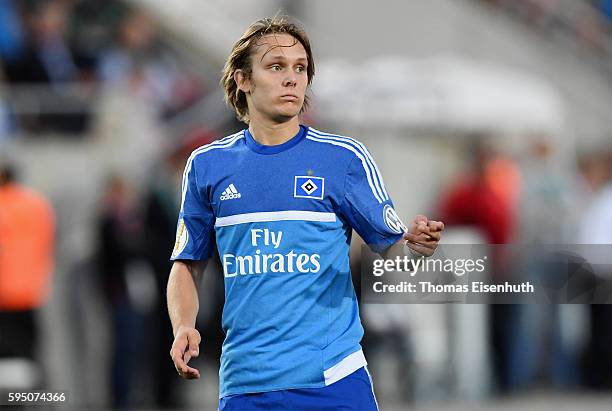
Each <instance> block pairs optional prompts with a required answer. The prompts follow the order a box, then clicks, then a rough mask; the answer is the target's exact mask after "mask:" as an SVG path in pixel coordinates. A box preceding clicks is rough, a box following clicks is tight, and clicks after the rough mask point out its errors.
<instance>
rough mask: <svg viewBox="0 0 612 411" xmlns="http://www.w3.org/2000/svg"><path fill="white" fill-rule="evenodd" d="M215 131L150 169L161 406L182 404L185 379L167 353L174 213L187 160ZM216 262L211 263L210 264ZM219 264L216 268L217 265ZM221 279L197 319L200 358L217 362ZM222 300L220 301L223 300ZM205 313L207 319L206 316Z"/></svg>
mask: <svg viewBox="0 0 612 411" xmlns="http://www.w3.org/2000/svg"><path fill="white" fill-rule="evenodd" d="M214 136H215V135H214V134H213V133H211V132H210V131H208V130H206V129H199V130H196V131H195V132H193V133H192V134H190V135H189V136H187V138H186V139H185V141H184V142H183V144H181V146H180V147H178V149H177V150H175V151H174V152H172V153H170V154H169V155H168V156H167V157H166V159H165V161H164V162H162V163H161V164H158V165H156V169H155V171H153V172H152V173H151V174H150V182H149V187H148V190H147V192H146V193H145V195H144V198H145V201H144V207H143V212H144V233H145V236H144V255H145V256H146V258H147V260H148V261H149V263H150V264H151V267H152V268H153V272H154V273H155V279H156V286H157V295H158V296H160V298H159V299H157V304H156V306H155V309H154V311H153V315H152V318H151V319H152V332H151V333H150V335H151V336H152V337H151V341H150V344H151V346H152V358H153V370H152V371H153V377H154V388H155V389H154V395H155V398H154V399H155V405H157V406H159V407H164V408H167V407H178V406H181V405H183V404H182V403H183V402H184V401H181V398H180V396H179V395H178V394H179V393H178V388H180V385H179V384H178V383H179V382H180V381H181V378H180V377H179V376H178V374H177V373H176V369H175V368H174V364H173V363H172V361H171V359H170V357H169V355H168V347H171V346H172V342H173V341H174V335H173V334H172V324H171V323H170V317H169V316H168V308H167V306H166V300H165V297H164V296H165V294H166V286H167V284H168V274H169V273H170V268H171V267H172V262H171V261H170V259H169V253H170V251H169V250H172V248H174V241H175V236H176V216H177V215H178V212H179V209H180V199H181V193H180V191H179V190H178V188H179V187H180V186H181V180H182V177H183V170H184V169H185V162H186V159H187V158H188V157H189V155H190V153H191V152H192V151H193V150H195V149H196V148H198V147H200V146H202V145H204V144H208V143H211V142H212V141H213V140H214ZM211 266H213V264H211ZM214 268H218V267H216V266H215V267H214ZM215 277H216V278H217V279H218V281H216V282H210V281H209V280H210V279H209V278H207V279H206V281H207V284H208V283H210V284H211V285H212V286H211V287H206V289H205V295H204V296H203V298H202V299H201V305H200V313H199V315H198V320H199V321H201V320H204V321H205V322H206V324H201V325H202V327H201V329H202V330H204V331H203V332H202V338H203V340H204V341H206V350H204V351H203V352H202V357H209V358H210V359H211V360H214V361H216V362H218V361H219V358H220V357H219V356H220V353H221V344H222V342H223V338H224V336H223V335H222V332H221V329H220V324H221V313H222V308H223V302H222V299H223V295H224V294H223V292H224V291H223V280H222V279H220V278H219V277H217V276H215ZM220 300H221V301H220ZM204 317H206V318H204Z"/></svg>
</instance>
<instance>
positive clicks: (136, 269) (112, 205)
mask: <svg viewBox="0 0 612 411" xmlns="http://www.w3.org/2000/svg"><path fill="white" fill-rule="evenodd" d="M142 229H143V226H142V217H141V214H140V209H139V207H138V203H137V197H136V195H135V193H134V192H133V190H132V189H131V188H130V186H129V184H128V183H127V182H126V181H125V180H124V179H123V178H122V177H119V176H114V177H111V178H110V179H109V181H108V183H107V186H106V189H105V193H104V198H103V199H102V210H101V214H100V216H99V220H98V241H99V249H98V253H97V254H98V259H99V275H100V281H101V284H102V287H103V289H104V291H105V295H106V298H107V303H108V306H109V310H110V312H111V321H112V332H113V336H112V340H113V342H114V344H113V347H112V369H111V374H110V375H111V381H110V382H111V391H112V403H113V407H115V408H126V407H129V406H131V405H133V403H134V402H135V398H134V392H135V388H137V387H138V384H137V382H138V381H142V379H141V378H139V377H141V376H142V375H148V374H149V367H148V366H149V363H148V362H147V361H146V359H147V348H148V345H147V343H146V342H147V339H146V338H145V337H146V333H145V325H146V313H147V312H148V311H150V309H151V306H152V298H154V296H152V295H151V293H152V292H154V284H153V278H152V277H151V273H150V270H148V267H147V265H146V264H144V263H143V258H142V234H143V233H142Z"/></svg>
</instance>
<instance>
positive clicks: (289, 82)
mask: <svg viewBox="0 0 612 411" xmlns="http://www.w3.org/2000/svg"><path fill="white" fill-rule="evenodd" d="M296 84H297V80H296V78H295V74H294V73H290V74H289V75H287V77H286V78H285V79H284V80H283V86H285V87H295V85H296Z"/></svg>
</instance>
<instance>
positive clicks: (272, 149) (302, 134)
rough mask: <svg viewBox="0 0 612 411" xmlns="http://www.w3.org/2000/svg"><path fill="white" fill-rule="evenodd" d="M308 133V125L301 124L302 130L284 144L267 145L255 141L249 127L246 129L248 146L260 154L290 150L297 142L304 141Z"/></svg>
mask: <svg viewBox="0 0 612 411" xmlns="http://www.w3.org/2000/svg"><path fill="white" fill-rule="evenodd" d="M307 133H308V127H306V126H304V125H301V124H300V131H298V133H297V134H296V135H295V136H293V137H291V138H290V139H289V140H287V141H285V142H284V143H283V144H278V145H275V146H265V145H263V144H259V143H258V142H257V141H255V139H254V138H253V136H252V135H251V133H250V132H249V129H246V130H245V131H244V135H245V137H246V144H247V146H248V147H249V148H250V149H251V150H253V151H254V152H256V153H259V154H277V153H281V152H283V151H285V150H289V149H290V148H291V147H293V146H295V145H296V144H297V143H299V142H300V141H302V139H303V138H304V137H305V136H306V134H307Z"/></svg>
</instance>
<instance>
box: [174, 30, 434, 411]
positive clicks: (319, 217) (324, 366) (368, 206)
mask: <svg viewBox="0 0 612 411" xmlns="http://www.w3.org/2000/svg"><path fill="white" fill-rule="evenodd" d="M313 75H314V61H313V58H312V52H311V49H310V44H309V41H308V38H307V36H306V34H305V33H304V31H303V30H302V29H301V28H299V27H297V26H296V25H294V24H291V23H289V22H287V21H286V20H284V19H278V18H275V19H264V20H260V21H257V22H256V23H254V24H252V25H251V26H250V27H249V28H248V29H247V31H246V32H245V33H244V34H243V36H242V37H241V38H240V40H238V42H237V43H236V44H235V45H234V48H233V50H232V53H231V55H230V57H229V58H228V61H227V63H226V65H225V70H224V76H223V79H222V84H223V87H224V88H225V97H226V101H227V102H228V104H229V105H230V106H231V107H233V108H234V109H235V111H236V113H237V115H238V117H239V118H240V119H241V120H242V121H244V122H245V123H247V124H248V129H247V130H243V131H241V132H239V133H236V134H234V135H232V136H229V137H226V138H224V139H222V140H219V141H217V142H215V143H212V144H209V145H206V146H203V147H201V148H199V149H197V150H195V151H194V152H193V154H192V155H191V157H190V158H189V160H188V162H187V166H186V168H185V172H184V175H183V185H182V203H181V212H180V215H179V222H178V232H177V241H176V245H175V249H174V252H173V255H172V259H173V260H174V261H175V263H174V265H173V267H172V270H171V272H170V278H169V281H168V309H169V312H170V317H171V320H172V324H173V331H174V335H175V340H174V344H173V345H172V349H171V356H172V360H173V361H174V364H175V366H176V369H177V371H178V372H179V374H180V375H181V376H183V377H185V378H188V379H191V378H199V376H200V374H199V371H198V370H196V369H194V368H192V367H190V366H188V365H187V364H188V362H189V360H190V359H191V358H193V357H195V356H197V355H198V352H199V348H198V347H199V343H200V335H199V333H198V331H197V330H196V329H195V328H194V326H195V319H196V313H197V310H198V293H197V288H196V287H197V284H198V283H199V278H200V276H201V272H202V270H203V266H204V263H203V262H204V261H206V260H207V259H208V258H209V257H210V255H211V252H212V247H213V246H212V244H213V235H215V237H216V243H217V247H218V250H219V256H220V258H221V264H222V267H223V275H224V276H225V279H224V280H225V306H224V313H223V324H222V326H223V329H224V331H225V333H226V338H225V341H224V343H223V354H222V358H221V369H220V373H219V374H220V402H219V409H220V410H252V409H253V410H254V409H265V410H281V409H282V410H295V409H312V410H328V409H329V410H337V409H347V410H348V409H350V410H376V409H377V405H376V400H375V398H374V393H373V389H372V383H371V379H370V377H369V374H368V372H367V369H366V368H365V366H366V360H365V358H364V356H363V353H362V351H361V347H360V345H359V343H360V341H361V338H362V335H363V328H362V326H361V323H360V320H359V312H358V306H357V299H356V297H355V291H354V289H353V284H352V282H351V275H350V269H349V259H348V254H349V243H350V238H351V230H352V229H353V228H354V229H355V230H356V231H357V232H358V233H359V234H360V235H361V237H362V238H363V239H364V240H365V241H366V242H367V243H368V244H369V245H370V247H371V248H373V249H374V250H376V251H378V252H381V253H382V254H387V253H390V252H394V253H398V252H403V248H404V244H405V243H407V244H408V246H409V247H410V249H412V250H414V251H415V252H416V253H419V254H423V255H431V254H432V253H433V251H434V250H435V248H436V246H437V244H438V241H439V239H440V232H441V231H442V230H443V228H444V225H443V224H442V223H440V222H436V221H428V219H427V218H426V217H425V216H417V218H416V219H415V220H414V222H413V224H412V227H411V228H410V230H408V229H407V228H406V227H405V226H404V225H403V224H402V222H401V220H400V219H399V217H398V216H397V214H396V213H395V211H394V209H393V204H392V202H391V200H390V198H389V195H388V193H387V191H386V189H385V186H384V184H383V181H382V178H381V176H380V173H379V171H378V168H377V167H376V164H375V163H374V161H373V159H372V157H371V155H370V153H369V152H368V151H367V150H366V148H365V147H364V146H363V145H362V144H361V143H359V142H358V141H356V140H353V139H351V138H347V137H341V136H336V135H331V134H327V133H323V132H321V131H318V130H315V129H313V128H309V127H306V126H303V125H300V123H299V118H298V116H299V114H300V113H301V112H303V111H304V110H305V108H306V107H307V105H308V97H307V96H306V89H307V87H308V86H309V85H310V83H311V81H312V77H313Z"/></svg>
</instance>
